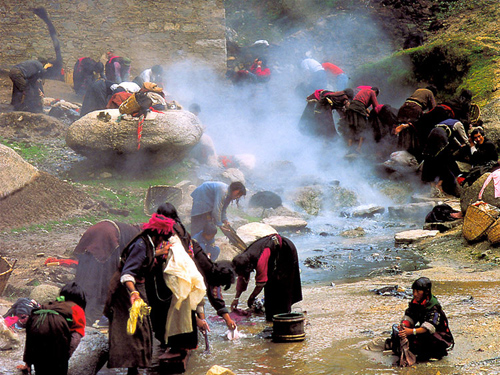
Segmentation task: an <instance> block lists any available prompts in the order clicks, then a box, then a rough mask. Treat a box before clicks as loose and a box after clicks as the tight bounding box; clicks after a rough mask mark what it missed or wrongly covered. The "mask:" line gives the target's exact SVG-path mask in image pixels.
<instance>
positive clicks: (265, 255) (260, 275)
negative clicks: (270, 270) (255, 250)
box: [255, 247, 271, 283]
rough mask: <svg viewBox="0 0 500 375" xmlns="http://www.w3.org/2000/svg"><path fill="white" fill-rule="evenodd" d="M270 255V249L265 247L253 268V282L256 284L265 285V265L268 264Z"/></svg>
mask: <svg viewBox="0 0 500 375" xmlns="http://www.w3.org/2000/svg"><path fill="white" fill-rule="evenodd" d="M270 255H271V249H269V248H268V247H266V248H265V249H264V250H263V251H262V254H260V258H259V260H258V262H257V267H256V268H255V282H256V283H267V265H268V263H269V256H270Z"/></svg>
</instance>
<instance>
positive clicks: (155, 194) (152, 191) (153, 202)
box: [144, 185, 182, 215]
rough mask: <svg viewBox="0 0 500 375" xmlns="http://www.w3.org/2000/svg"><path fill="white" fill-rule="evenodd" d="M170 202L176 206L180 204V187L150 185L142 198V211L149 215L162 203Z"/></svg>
mask: <svg viewBox="0 0 500 375" xmlns="http://www.w3.org/2000/svg"><path fill="white" fill-rule="evenodd" d="M165 202H170V203H172V204H173V205H174V206H176V207H178V206H180V205H181V204H182V189H181V188H178V187H175V186H168V185H156V186H150V187H149V189H148V191H147V192H146V197H145V198H144V213H145V214H146V215H151V214H152V213H153V212H155V211H156V209H157V208H158V206H159V205H160V204H162V203H165Z"/></svg>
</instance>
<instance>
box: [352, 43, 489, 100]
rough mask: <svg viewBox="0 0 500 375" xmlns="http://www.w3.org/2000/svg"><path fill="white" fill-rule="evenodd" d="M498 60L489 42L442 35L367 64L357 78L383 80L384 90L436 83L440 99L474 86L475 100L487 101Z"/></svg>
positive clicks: (357, 79) (359, 79)
mask: <svg viewBox="0 0 500 375" xmlns="http://www.w3.org/2000/svg"><path fill="white" fill-rule="evenodd" d="M497 61H498V53H497V51H495V50H494V49H492V48H490V47H488V46H487V45H485V44H483V45H481V44H478V43H476V42H475V41H471V40H464V39H463V38H460V37H456V38H451V37H450V38H441V39H439V40H435V41H433V42H431V43H428V44H425V45H423V46H420V47H416V48H411V49H407V50H404V51H400V52H397V53H395V54H393V55H392V56H390V57H388V58H386V59H384V60H381V61H378V62H376V63H373V64H365V65H363V66H362V67H360V69H359V70H358V72H357V73H356V74H355V75H354V77H355V81H356V82H373V81H374V82H382V85H381V86H382V87H381V89H382V92H384V91H385V90H384V89H386V90H390V91H392V92H394V91H395V87H398V86H399V87H401V86H403V87H405V86H406V87H412V88H416V87H418V86H419V85H421V84H422V83H424V84H427V83H429V84H434V85H435V86H436V87H437V88H438V98H439V99H438V100H446V99H449V98H450V97H453V96H455V95H457V94H458V93H459V92H460V91H461V90H462V89H470V90H472V92H473V93H474V101H475V102H476V103H478V104H479V105H484V104H486V103H487V102H488V101H489V99H490V98H491V95H492V92H493V90H494V87H493V85H494V83H495V80H494V71H495V66H496V65H497ZM396 90H397V89H396Z"/></svg>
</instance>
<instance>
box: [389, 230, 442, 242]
mask: <svg viewBox="0 0 500 375" xmlns="http://www.w3.org/2000/svg"><path fill="white" fill-rule="evenodd" d="M438 233H439V231H438V230H423V229H415V230H407V231H404V232H399V233H396V235H395V236H394V239H395V241H396V243H397V244H398V243H413V242H415V241H418V240H421V239H423V238H429V237H434V236H436V235H437V234H438Z"/></svg>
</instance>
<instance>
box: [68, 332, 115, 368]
mask: <svg viewBox="0 0 500 375" xmlns="http://www.w3.org/2000/svg"><path fill="white" fill-rule="evenodd" d="M108 353H109V344H108V337H107V336H106V335H105V334H104V333H101V332H100V331H98V330H97V329H94V328H90V327H86V329H85V336H84V337H83V338H82V341H80V344H79V345H78V347H77V348H76V350H75V352H74V353H73V355H72V356H71V358H70V360H69V363H68V374H69V375H94V374H97V373H98V372H99V370H100V369H101V368H102V367H103V366H104V364H105V363H106V362H107V360H108Z"/></svg>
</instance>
